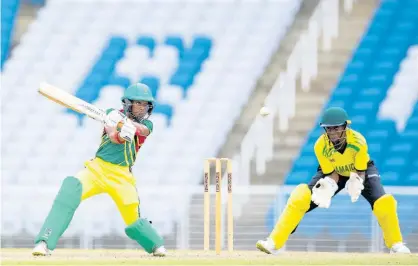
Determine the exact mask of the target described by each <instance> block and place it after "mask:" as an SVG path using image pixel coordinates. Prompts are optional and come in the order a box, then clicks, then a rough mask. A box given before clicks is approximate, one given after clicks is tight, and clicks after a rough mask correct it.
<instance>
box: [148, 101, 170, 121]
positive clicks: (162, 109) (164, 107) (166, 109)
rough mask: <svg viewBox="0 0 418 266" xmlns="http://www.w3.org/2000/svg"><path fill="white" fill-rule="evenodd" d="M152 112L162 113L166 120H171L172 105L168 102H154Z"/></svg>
mask: <svg viewBox="0 0 418 266" xmlns="http://www.w3.org/2000/svg"><path fill="white" fill-rule="evenodd" d="M152 113H153V114H163V115H165V116H167V118H168V121H170V120H171V118H172V116H173V107H171V106H170V105H168V104H161V103H158V102H157V103H156V104H155V106H154V110H153V111H152Z"/></svg>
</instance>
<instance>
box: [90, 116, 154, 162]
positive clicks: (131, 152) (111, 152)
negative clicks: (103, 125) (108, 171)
mask: <svg viewBox="0 0 418 266" xmlns="http://www.w3.org/2000/svg"><path fill="white" fill-rule="evenodd" d="M135 122H137V123H140V124H143V125H145V126H146V127H147V128H148V129H149V131H150V134H151V132H152V130H153V124H152V122H151V121H150V120H147V119H144V120H142V121H140V122H139V121H135ZM146 138H147V137H145V136H140V135H136V136H135V137H134V141H132V142H127V141H126V142H124V143H122V144H117V143H113V142H112V141H111V140H110V139H109V136H108V135H107V133H106V132H105V131H103V134H102V141H101V143H100V146H99V149H98V150H97V152H96V157H99V158H100V159H102V160H104V161H106V162H109V163H112V164H116V165H120V166H128V167H131V166H132V165H133V164H134V163H135V160H136V157H137V154H138V151H139V149H140V148H141V146H142V144H144V142H145V140H146Z"/></svg>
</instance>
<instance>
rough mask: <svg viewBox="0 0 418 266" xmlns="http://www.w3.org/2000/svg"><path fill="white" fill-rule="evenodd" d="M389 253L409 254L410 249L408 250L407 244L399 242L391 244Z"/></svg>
mask: <svg viewBox="0 0 418 266" xmlns="http://www.w3.org/2000/svg"><path fill="white" fill-rule="evenodd" d="M390 253H405V254H409V253H411V251H410V250H409V248H408V247H407V246H405V244H404V243H402V242H399V243H395V244H393V246H392V248H391V249H390Z"/></svg>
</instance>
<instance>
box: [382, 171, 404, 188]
mask: <svg viewBox="0 0 418 266" xmlns="http://www.w3.org/2000/svg"><path fill="white" fill-rule="evenodd" d="M380 179H381V181H382V184H383V186H399V185H403V184H402V176H401V175H400V174H399V173H398V172H393V171H387V172H386V171H381V172H380Z"/></svg>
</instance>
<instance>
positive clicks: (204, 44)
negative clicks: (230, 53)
mask: <svg viewBox="0 0 418 266" xmlns="http://www.w3.org/2000/svg"><path fill="white" fill-rule="evenodd" d="M211 48H212V40H211V38H208V37H206V36H195V37H194V40H193V43H192V47H191V49H193V50H200V49H203V50H205V51H206V52H207V53H208V55H209V51H210V50H211Z"/></svg>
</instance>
